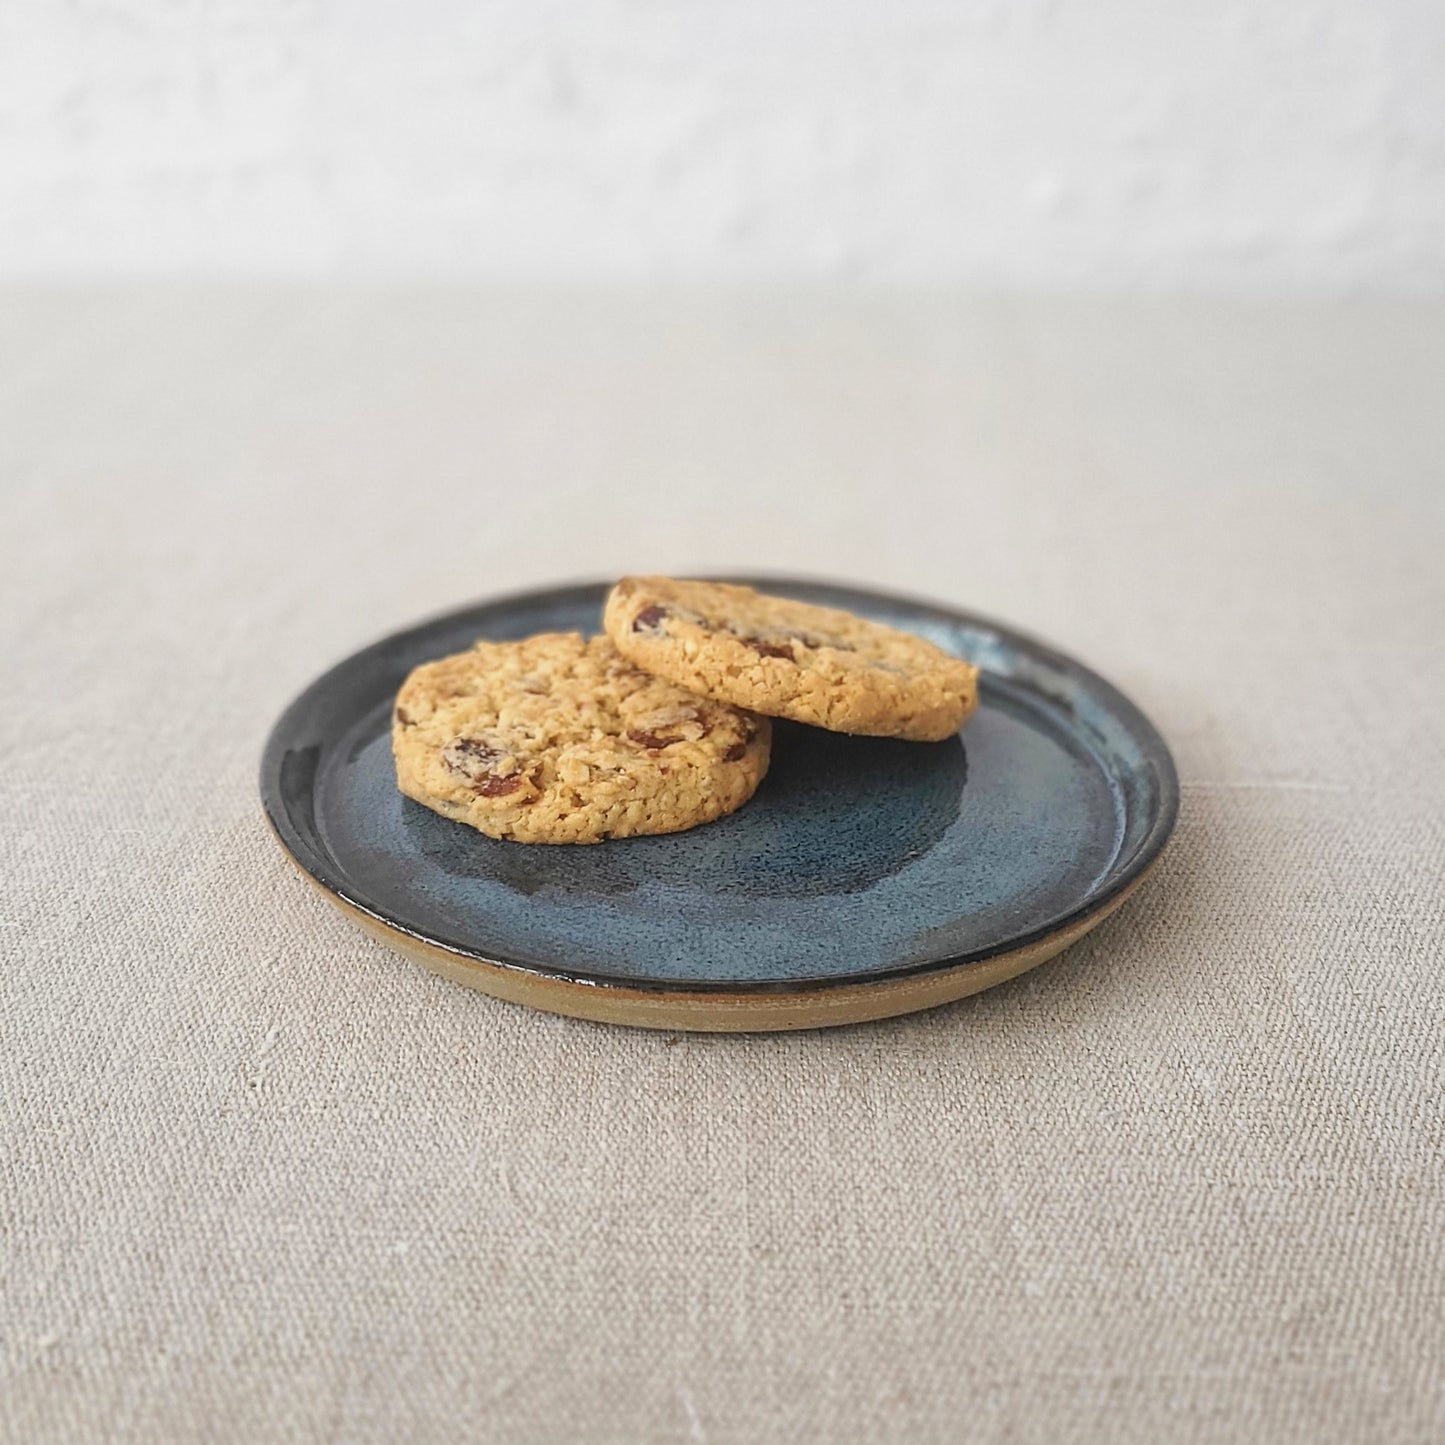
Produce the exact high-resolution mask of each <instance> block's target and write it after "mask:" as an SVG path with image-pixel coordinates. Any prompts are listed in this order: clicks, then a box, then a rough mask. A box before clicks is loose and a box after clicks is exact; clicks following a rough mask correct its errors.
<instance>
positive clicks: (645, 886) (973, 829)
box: [261, 578, 1179, 1030]
mask: <svg viewBox="0 0 1445 1445" xmlns="http://www.w3.org/2000/svg"><path fill="white" fill-rule="evenodd" d="M748 580H750V581H752V582H753V585H755V586H757V587H759V588H761V589H763V590H765V591H768V592H775V593H780V594H783V595H785V596H789V597H798V598H802V599H804V600H806V601H809V602H817V603H821V604H823V605H825V606H829V607H845V608H848V609H849V610H851V611H854V612H858V613H860V614H862V615H863V616H865V617H871V618H875V619H877V620H878V621H880V622H885V623H888V624H889V625H891V626H894V627H899V628H903V629H905V630H907V631H910V632H916V633H919V634H921V635H922V636H924V637H927V638H929V639H931V640H932V641H934V642H936V643H937V644H938V645H939V646H941V647H943V648H946V649H947V650H948V651H950V652H954V653H957V654H958V655H960V656H962V657H966V658H968V659H969V660H970V661H973V662H975V663H977V664H978V665H979V666H980V667H981V668H982V669H983V677H982V686H981V701H980V705H979V709H978V711H977V713H976V714H975V715H974V716H973V717H972V718H971V719H970V720H969V722H968V723H967V724H966V725H965V727H964V728H963V730H962V732H961V733H960V734H959V735H958V736H957V737H954V738H950V739H949V740H948V741H947V742H942V743H905V742H894V741H890V740H881V739H874V738H852V737H842V736H838V735H836V734H832V733H826V732H822V731H819V730H816V729H812V728H803V727H799V726H796V725H793V724H788V723H780V724H779V725H778V727H777V729H776V734H775V743H774V748H773V763H772V768H771V770H770V772H769V774H768V777H767V778H766V779H765V780H764V782H763V784H762V786H761V787H760V788H759V790H758V792H757V795H756V796H755V797H754V798H753V799H752V801H751V802H750V803H748V804H747V805H746V806H745V807H744V808H742V809H741V810H740V811H739V812H737V813H735V814H733V815H732V816H731V817H729V818H724V819H722V820H721V821H719V822H716V823H711V824H708V825H707V826H705V827H701V828H696V829H694V830H692V831H691V832H687V833H677V834H672V835H669V836H666V837H657V838H635V839H626V840H620V841H615V842H609V843H602V844H598V845H595V846H592V847H581V846H576V845H571V846H568V845H563V846H524V845H521V844H517V843H501V842H496V841H494V840H492V839H490V838H486V837H484V836H483V835H482V834H480V833H477V832H475V831H473V830H472V829H470V828H467V827H465V826H464V825H462V824H459V823H454V822H450V821H448V820H447V819H445V818H442V817H439V816H438V815H437V814H435V813H432V812H430V811H428V810H427V809H426V808H423V807H421V806H420V805H419V804H417V803H414V802H412V801H411V800H410V799H407V798H403V797H402V795H401V794H400V793H399V792H398V791H397V789H396V783H395V779H394V775H393V772H392V761H391V747H390V712H391V704H392V698H393V697H394V695H395V693H396V690H397V688H398V686H399V685H400V683H401V681H402V679H403V678H404V677H405V676H406V674H407V673H408V671H410V669H411V668H413V667H414V666H416V664H418V663H420V662H425V661H427V660H428V659H429V658H434V657H440V656H442V655H443V654H445V653H449V652H457V651H460V650H461V649H463V648H465V647H467V646H469V645H470V644H471V643H472V642H473V641H475V640H476V639H477V638H482V637H485V638H494V639H505V638H516V637H524V636H526V635H528V634H529V633H533V632H543V631H556V630H567V629H573V628H575V629H578V630H580V631H583V632H595V631H597V630H598V626H599V616H600V611H601V604H602V599H603V597H604V596H605V595H606V591H607V588H606V585H605V584H602V583H597V584H592V585H585V586H575V587H563V588H558V589H555V590H550V591H544V592H532V593H527V594H525V595H522V596H517V597H506V598H501V599H499V600H494V601H490V602H483V603H481V604H479V605H477V606H474V607H468V608H465V609H463V610H462V611H460V612H453V613H450V614H448V615H447V616H445V617H439V618H436V619H435V620H433V621H430V622H424V623H422V624H421V625H420V626H418V627H413V628H410V629H409V630H407V631H405V632H399V633H397V634H396V635H395V636H392V637H388V638H386V639H384V640H383V641H381V642H377V643H374V644H373V645H372V646H370V647H367V648H365V649H363V650H362V651H361V652H358V653H356V654H355V655H354V656H352V657H350V658H348V659H347V660H346V661H345V662H342V663H340V664H339V665H337V666H336V667H333V668H332V669H331V670H330V671H329V672H327V673H326V674H324V675H323V676H322V677H320V678H318V679H317V680H316V681H315V682H314V683H312V684H311V686H310V687H308V688H307V689H306V691H305V692H303V693H302V694H301V696H300V697H298V698H297V699H296V700H295V702H293V703H292V704H291V706H290V707H288V708H287V709H286V711H285V712H284V713H283V714H282V715H281V718H280V719H279V721H278V722H277V723H276V725H275V727H274V729H273V730H272V732H271V736H270V738H269V740H268V741H267V744H266V749H265V754H264V756H263V758H262V763H261V798H262V802H263V804H264V806H265V809H266V815H267V817H268V819H269V820H270V823H271V826H272V828H273V829H274V830H275V833H276V836H277V837H278V838H279V840H280V842H281V845H282V847H284V848H285V849H286V851H287V852H288V853H289V854H290V855H291V857H292V859H294V861H295V862H296V863H297V865H298V866H299V867H300V868H301V870H302V872H303V873H304V874H305V875H306V876H307V877H308V878H309V879H310V880H311V882H313V883H314V884H315V885H316V886H317V887H318V888H319V889H320V890H321V892H322V893H323V894H324V895H326V896H327V897H328V898H329V899H330V900H331V901H332V902H333V903H335V904H336V905H337V906H339V907H340V908H342V909H343V910H344V911H345V912H346V913H348V914H349V915H350V916H351V917H353V918H354V919H355V920H356V921H357V922H358V923H359V924H361V925H362V926H363V927H364V928H365V929H367V931H369V932H370V933H372V934H374V935H376V936H377V937H379V938H380V939H382V940H383V941H384V942H386V943H388V944H390V945H391V946H392V947H393V948H395V949H397V950H398V951H399V952H401V953H404V954H407V955H409V956H410V957H412V958H414V959H416V960H417V961H419V962H421V963H423V964H425V965H426V966H427V967H428V968H430V969H433V970H435V971H436V972H438V973H442V974H445V975H446V976H447V977H448V978H451V979H454V980H456V981H457V982H459V983H464V984H469V985H471V986H472V987H474V988H479V989H482V990H484V991H485V992H487V993H491V994H495V995H497V996H498V997H500V998H504V999H510V1000H514V1001H517V1002H520V1003H526V1004H532V1005H534V1006H536V1007H539V1008H545V1009H551V1010H553V1011H555V1012H558V1013H566V1014H575V1015H578V1016H580V1017H584V1018H592V1019H601V1020H606V1021H608V1022H617V1023H629V1024H642V1025H649V1026H652V1027H656V1028H667V1029H738V1030H741V1029H787V1028H813V1027H818V1026H821V1025H827V1024H842V1023H854V1022H857V1021H859V1020H862V1019H871V1018H883V1017H886V1016H888V1015H891V1014H900V1013H907V1012H909V1011H911V1010H914V1009H921V1008H929V1007H932V1006H934V1005H936V1004H940V1003H945V1002H948V1001H949V1000H951V999H956V998H961V997H963V996H964V995H965V994H970V993H975V992H977V991H978V990H979V989H983V988H988V987H989V986H991V985H992V984H995V983H998V982H1000V981H1002V980H1003V979H1006V978H1010V977H1012V976H1013V975H1015V974H1018V973H1022V972H1023V971H1024V970H1025V969H1028V968H1032V967H1033V966H1034V965H1035V964H1038V963H1042V962H1043V961H1044V960H1045V959H1047V958H1051V957H1052V956H1053V955H1054V954H1056V953H1058V952H1059V951H1060V950H1061V949H1063V948H1066V947H1067V946H1068V945H1069V944H1070V943H1072V942H1074V940H1076V939H1077V938H1079V937H1080V936H1081V935H1082V934H1084V933H1085V932H1087V931H1088V930H1089V929H1090V928H1092V927H1093V926H1094V925H1095V924H1096V923H1098V922H1099V921H1100V920H1101V919H1103V918H1104V917H1106V916H1107V915H1108V914H1109V913H1111V912H1112V911H1113V910H1114V909H1115V908H1116V907H1117V906H1118V905H1119V904H1120V903H1121V902H1122V901H1123V900H1124V898H1125V897H1126V895H1127V894H1128V893H1129V891H1130V890H1131V889H1132V888H1133V887H1134V886H1135V884H1137V883H1138V882H1139V880H1140V879H1141V878H1142V877H1143V876H1144V874H1145V872H1146V871H1147V870H1148V869H1149V867H1150V865H1151V864H1153V863H1154V861H1155V860H1156V859H1157V858H1158V856H1159V854H1160V851H1161V850H1162V849H1163V847H1164V844H1165V842H1166V841H1167V839H1168V837H1169V833H1170V830H1171V828H1172V827H1173V825H1174V818H1175V813H1176V811H1177V808H1178V797H1179V788H1178V781H1177V778H1176V776H1175V771H1174V764H1173V761H1172V759H1171V758H1170V755H1169V750H1168V748H1167V747H1166V746H1165V744H1164V741H1163V739H1162V738H1161V737H1160V736H1159V734H1158V733H1157V732H1156V731H1155V729H1154V728H1153V727H1152V726H1151V724H1150V723H1149V721H1148V720H1147V719H1146V718H1145V717H1144V716H1143V714H1142V713H1140V712H1139V710H1138V709H1137V708H1136V707H1134V705H1133V704H1132V703H1130V702H1129V701H1128V700H1127V699H1126V698H1125V697H1123V696H1122V695H1121V694H1120V693H1119V692H1117V691H1116V690H1115V689H1114V688H1113V687H1111V686H1110V685H1109V684H1108V683H1106V682H1104V681H1103V680H1102V679H1101V678H1099V677H1096V676H1095V675H1094V674H1093V673H1091V672H1089V671H1088V670H1087V669H1086V668H1084V667H1081V666H1080V665H1079V664H1078V663H1077V662H1074V661H1072V660H1071V659H1069V658H1067V657H1064V656H1061V655H1060V654H1059V653H1057V652H1054V651H1052V650H1050V649H1049V648H1047V647H1044V646H1042V645H1040V644H1039V643H1037V642H1034V641H1032V640H1031V639H1029V638H1026V637H1022V636H1020V635H1019V634H1017V633H1014V632H1011V631H1009V630H1008V629H1006V628H1003V627H1000V626H998V625H997V624H995V623H992V622H988V621H985V620H983V619H982V618H978V617H974V616H971V615H969V614H967V613H962V612H956V611H953V610H950V609H947V608H942V607H935V606H930V605H927V604H924V603H919V602H913V601H908V600H904V599H901V598H897V597H888V596H883V595H880V594H877V593H873V592H868V591H862V590H859V589H856V588H852V587H843V586H833V585H825V584H820V583H811V582H793V581H785V580H780V579H777V578H761V579H748Z"/></svg>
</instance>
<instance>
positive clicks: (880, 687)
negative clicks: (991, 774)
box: [603, 577, 978, 742]
mask: <svg viewBox="0 0 1445 1445" xmlns="http://www.w3.org/2000/svg"><path fill="white" fill-rule="evenodd" d="M603 626H604V627H605V628H606V629H607V635H608V636H609V637H610V638H611V639H612V641H613V642H614V643H615V644H616V646H617V650H618V651H619V652H621V653H622V654H623V656H624V657H626V658H627V659H628V660H629V661H631V662H635V663H636V664H637V665H638V666H639V667H642V668H645V669H646V670H647V671H648V672H651V673H655V674H656V675H657V676H658V677H665V678H667V679H668V681H669V682H675V683H677V684H679V685H680V686H682V687H686V688H689V689H691V690H692V691H693V692H696V693H701V694H702V695H703V696H705V697H710V698H716V699H718V700H719V701H721V702H730V703H732V704H734V705H735V706H737V707H745V708H750V709H752V710H753V711H755V712H760V713H765V714H768V715H769V716H772V717H786V718H792V719H793V720H794V721H795V722H802V723H812V724H813V725H814V726H816V727H824V728H829V729H831V730H832V731H834V732H841V733H864V734H867V735H869V736H873V737H893V738H910V739H912V740H914V741H915V742H937V741H939V740H941V739H943V738H946V737H949V736H951V735H952V734H953V733H954V732H956V731H957V730H958V728H959V726H960V725H961V724H962V723H963V721H964V719H965V718H967V717H968V715H969V714H970V713H971V712H972V711H973V710H974V708H975V707H976V706H977V705H978V669H977V668H976V667H973V666H971V665H970V664H969V663H967V662H962V661H960V660H959V659H958V658H956V657H952V656H950V655H949V654H948V653H946V652H944V651H942V650H941V649H940V648H937V647H935V646H934V645H933V644H932V643H931V642H925V641H924V640H923V639H922V638H921V637H915V636H913V635H912V634H911V633H907V632H898V631H896V630H895V629H893V628H891V627H884V626H883V625H882V624H880V623H877V622H868V621H866V620H865V619H863V618H861V617H855V616H854V615H853V614H852V613H851V612H841V611H838V610H836V609H834V608H830V607H815V606H813V605H812V604H811V603H807V602H793V601H790V600H789V599H787V598H785V597H768V596H764V595H763V594H762V593H759V592H755V591H753V589H752V588H751V587H734V586H731V585H729V584H727V583H723V582H683V581H677V580H675V579H673V578H670V577H624V578H623V579H622V581H621V582H619V583H618V584H617V586H616V587H614V588H613V589H612V592H611V595H610V596H609V597H608V599H607V606H606V609H605V612H604V614H603Z"/></svg>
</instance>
